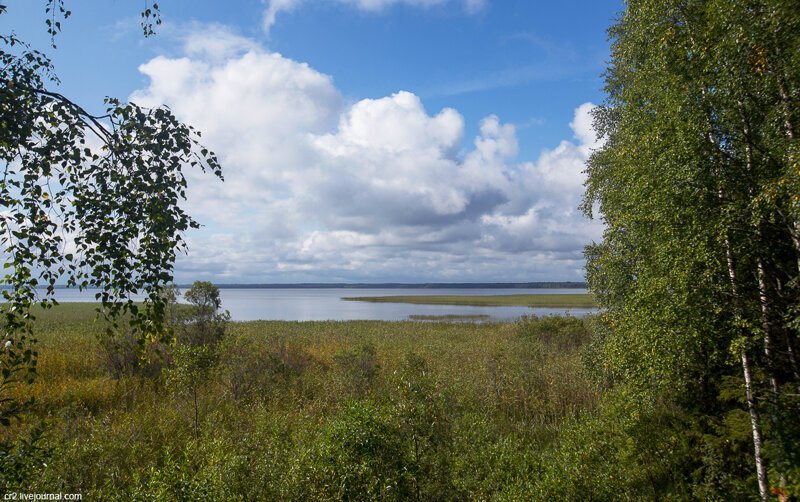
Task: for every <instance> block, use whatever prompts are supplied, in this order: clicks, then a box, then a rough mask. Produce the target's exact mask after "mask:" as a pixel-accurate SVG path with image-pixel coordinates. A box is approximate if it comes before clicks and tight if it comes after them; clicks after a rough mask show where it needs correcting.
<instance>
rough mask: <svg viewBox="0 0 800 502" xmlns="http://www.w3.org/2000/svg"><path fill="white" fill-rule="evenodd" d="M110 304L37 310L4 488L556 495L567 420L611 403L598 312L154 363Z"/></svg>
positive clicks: (233, 331)
mask: <svg viewBox="0 0 800 502" xmlns="http://www.w3.org/2000/svg"><path fill="white" fill-rule="evenodd" d="M93 311H94V305H91V304H63V305H61V306H59V307H56V308H54V309H52V310H50V311H46V312H41V311H40V312H37V317H38V319H37V324H36V331H37V333H38V338H39V345H38V348H39V353H40V356H39V364H38V367H39V371H38V378H37V380H36V382H35V384H33V385H32V386H22V387H18V388H17V389H16V392H17V395H18V397H33V398H35V405H34V407H33V408H32V411H31V412H29V413H28V414H27V415H26V416H25V418H24V420H23V422H22V423H20V424H16V425H14V426H13V427H11V428H6V429H0V430H2V437H0V440H2V444H3V445H5V448H7V450H6V451H8V452H10V453H9V454H7V455H6V456H4V457H2V458H0V461H2V462H5V464H4V465H3V466H4V468H5V469H7V470H8V471H9V472H10V469H9V465H12V466H15V467H14V469H16V471H15V472H17V475H15V477H13V478H8V477H4V475H3V473H2V472H0V485H2V486H0V489H2V491H5V492H7V493H8V492H12V491H25V492H37V493H65V492H70V493H82V494H83V495H84V500H177V499H184V500H191V499H198V498H202V499H212V500H213V499H219V498H225V499H228V498H233V499H234V500H345V499H347V500H354V499H359V500H360V499H387V500H408V499H411V500H414V499H416V500H420V499H426V500H432V499H436V500H463V499H492V498H494V499H508V500H520V499H531V498H540V499H541V498H548V497H557V495H558V493H557V489H558V483H559V482H560V481H559V480H560V478H559V475H557V473H556V474H555V475H554V476H553V477H552V480H551V481H552V486H551V487H550V488H548V486H550V485H547V484H546V482H547V479H549V478H546V476H541V475H539V474H536V473H537V472H543V471H542V469H544V466H546V465H547V463H548V462H549V461H550V460H549V458H550V455H551V453H550V452H551V450H552V448H553V447H554V446H553V445H554V444H555V442H556V440H557V438H558V435H559V430H560V428H561V427H562V426H563V425H564V424H569V423H571V422H572V421H573V420H574V419H575V418H576V417H578V416H579V415H581V414H582V413H586V412H589V411H591V410H593V409H595V406H596V404H597V401H598V395H597V391H596V389H595V387H594V386H593V385H592V384H591V383H590V382H589V380H588V378H587V377H586V376H585V375H584V371H583V369H582V363H581V350H582V347H583V346H584V345H585V344H586V343H587V341H588V339H589V336H590V331H589V328H588V326H589V323H591V322H592V321H591V320H590V319H588V320H587V319H575V318H565V317H547V318H540V319H536V318H529V319H523V320H521V321H519V322H517V323H463V322H435V323H429V322H415V321H406V322H383V321H347V322H331V321H326V322H278V321H255V322H236V323H230V324H229V325H228V327H227V330H226V334H225V336H224V338H223V339H222V340H221V341H220V342H218V343H217V344H216V345H215V346H213V347H191V346H188V345H182V344H180V343H179V344H178V345H177V346H174V347H163V348H162V349H163V353H164V354H165V356H164V357H162V358H155V357H151V358H150V359H146V360H145V359H141V358H139V357H138V355H137V352H136V351H135V350H131V347H135V344H133V345H131V340H130V339H127V338H125V337H124V336H122V337H119V338H117V339H113V340H112V341H111V342H109V341H108V339H106V338H103V337H101V336H100V335H101V333H102V332H103V330H104V326H103V324H102V322H94V321H93V320H92V317H93ZM37 427H43V430H44V434H43V436H42V438H41V439H40V440H38V442H36V443H35V445H36V447H35V448H34V447H31V446H30V445H29V438H31V437H33V436H32V434H33V432H32V431H34V430H35V429H36V428H37ZM14 462H16V463H14ZM9 463H11V464H9ZM20 466H21V467H20ZM0 467H1V466H0ZM0 471H3V469H0ZM552 490H556V491H552Z"/></svg>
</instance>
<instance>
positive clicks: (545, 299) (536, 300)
mask: <svg viewBox="0 0 800 502" xmlns="http://www.w3.org/2000/svg"><path fill="white" fill-rule="evenodd" d="M342 300H346V301H355V302H370V303H411V304H416V305H462V306H473V307H549V308H591V307H597V302H596V301H595V298H594V295H592V294H590V293H576V294H569V293H566V294H554V295H537V294H533V295H479V296H478V295H476V296H468V295H410V296H348V297H345V298H342Z"/></svg>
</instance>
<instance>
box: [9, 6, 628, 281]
mask: <svg viewBox="0 0 800 502" xmlns="http://www.w3.org/2000/svg"><path fill="white" fill-rule="evenodd" d="M4 3H6V4H8V14H6V15H3V16H0V31H2V32H6V31H7V30H8V29H9V27H10V28H11V29H13V30H14V31H15V32H16V33H17V34H18V35H19V36H20V37H21V38H23V39H24V40H26V41H29V42H30V43H31V44H32V45H33V46H34V47H35V48H39V49H41V50H43V51H45V52H46V53H47V54H48V55H49V56H51V58H52V60H53V62H54V64H55V66H56V71H57V73H58V76H59V78H60V79H61V84H60V85H59V89H58V90H59V92H61V93H63V94H65V95H67V96H69V97H70V98H71V99H73V100H74V101H76V102H79V103H80V104H82V105H83V106H84V107H85V108H86V109H88V110H92V111H101V110H102V99H103V97H104V96H106V95H109V96H114V97H119V98H123V99H129V100H131V101H134V102H136V103H137V104H139V105H144V106H148V107H156V106H161V105H167V106H169V107H170V108H171V109H172V111H173V112H174V113H175V114H176V116H177V117H178V118H179V119H180V120H182V121H184V122H187V123H189V124H191V125H193V126H195V127H196V128H198V129H199V130H200V131H202V133H203V136H202V142H203V143H204V144H205V145H206V146H208V147H209V148H211V149H212V150H214V151H215V152H216V153H217V155H218V156H219V158H220V161H221V162H222V166H223V171H224V176H225V181H224V183H223V182H220V181H219V180H217V179H215V178H214V177H213V176H211V175H203V174H202V173H200V172H194V171H187V177H188V180H189V184H190V188H189V199H188V200H187V201H186V202H185V208H186V209H187V211H188V212H189V213H190V214H191V215H192V216H193V217H194V218H195V219H196V220H197V221H198V222H200V223H201V224H202V225H203V226H202V228H200V229H198V230H192V231H190V232H188V233H187V234H186V236H185V237H186V239H187V241H188V244H189V251H188V253H187V254H185V255H180V256H179V257H178V260H177V262H176V266H175V279H176V282H178V283H188V282H192V281H194V280H211V281H214V282H216V283H296V282H532V281H581V280H583V279H584V265H585V261H584V258H583V248H584V246H586V245H587V244H590V243H591V242H593V241H599V240H600V239H601V236H602V223H601V222H600V221H598V220H589V219H587V218H586V217H585V216H583V215H582V213H581V212H580V210H579V209H578V206H579V204H580V202H581V198H582V194H583V182H584V179H585V176H584V173H583V170H584V169H585V162H586V160H587V158H588V156H589V155H590V154H591V151H592V150H593V149H596V148H599V147H600V146H601V145H602V139H598V138H596V136H595V134H594V130H593V129H592V123H591V122H592V121H591V110H592V108H593V107H594V106H596V105H597V104H600V103H602V101H603V99H604V95H603V91H602V87H603V80H602V73H603V71H604V68H605V65H606V63H607V61H608V57H609V43H608V40H607V35H606V30H607V28H608V26H609V25H610V24H611V23H612V22H613V20H614V19H615V18H616V17H617V15H618V13H619V11H620V10H621V9H622V7H623V5H622V0H580V1H578V0H574V1H564V2H544V1H531V0H519V1H517V0H264V1H259V0H241V1H236V2H233V1H231V2H218V1H217V2H212V1H205V0H202V1H200V0H163V1H162V2H160V6H161V13H162V19H163V24H162V25H161V26H159V27H157V35H156V36H154V37H150V38H144V37H143V36H142V33H141V27H140V25H139V10H141V8H142V2H129V1H119V0H117V1H108V0H85V1H81V2H77V1H70V0H67V2H66V4H67V7H68V8H70V9H72V10H73V15H72V16H71V17H70V18H69V19H68V20H66V21H65V22H64V23H63V32H62V33H61V34H60V35H59V36H58V37H57V39H56V45H57V48H56V49H53V48H52V47H50V46H49V42H50V40H49V37H48V36H47V33H46V28H45V24H44V20H45V18H46V17H45V14H44V7H45V2H44V0H7V1H6V2H4Z"/></svg>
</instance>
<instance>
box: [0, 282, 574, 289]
mask: <svg viewBox="0 0 800 502" xmlns="http://www.w3.org/2000/svg"><path fill="white" fill-rule="evenodd" d="M215 286H217V287H218V288H219V289H586V287H587V286H586V283H585V282H569V281H567V282H426V283H400V282H381V283H364V282H359V283H315V282H308V283H294V284H215ZM178 287H179V288H188V287H191V284H178ZM0 289H10V288H9V286H8V285H0ZM55 289H77V288H67V286H65V285H63V284H62V285H56V286H55ZM89 289H94V288H89Z"/></svg>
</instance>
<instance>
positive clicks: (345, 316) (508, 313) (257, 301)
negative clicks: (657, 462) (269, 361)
mask: <svg viewBox="0 0 800 502" xmlns="http://www.w3.org/2000/svg"><path fill="white" fill-rule="evenodd" d="M585 292H586V290H585V289H354V288H321V289H295V288H287V289H277V288H276V289H273V288H268V289H255V288H254V289H224V288H223V289H220V296H221V297H222V308H223V309H227V310H228V311H229V312H230V313H231V317H232V318H233V320H235V321H253V320H259V319H262V320H283V321H327V320H334V321H350V320H381V321H402V320H407V319H408V318H409V316H412V315H437V316H438V315H476V314H477V315H489V316H491V319H490V320H493V321H498V320H500V321H511V320H514V319H516V318H518V317H520V316H523V315H532V314H535V315H539V316H542V315H556V314H561V315H563V314H569V315H574V316H585V315H588V314H592V313H595V312H597V309H596V308H572V309H565V308H561V309H553V308H530V307H462V306H457V305H412V304H405V303H370V302H354V301H345V300H342V298H343V297H349V296H408V295H448V296H449V295H515V294H516V295H519V294H568V293H585ZM94 294H95V291H82V292H81V291H76V290H71V289H59V290H56V299H57V300H58V301H60V302H93V301H95V298H94Z"/></svg>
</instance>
